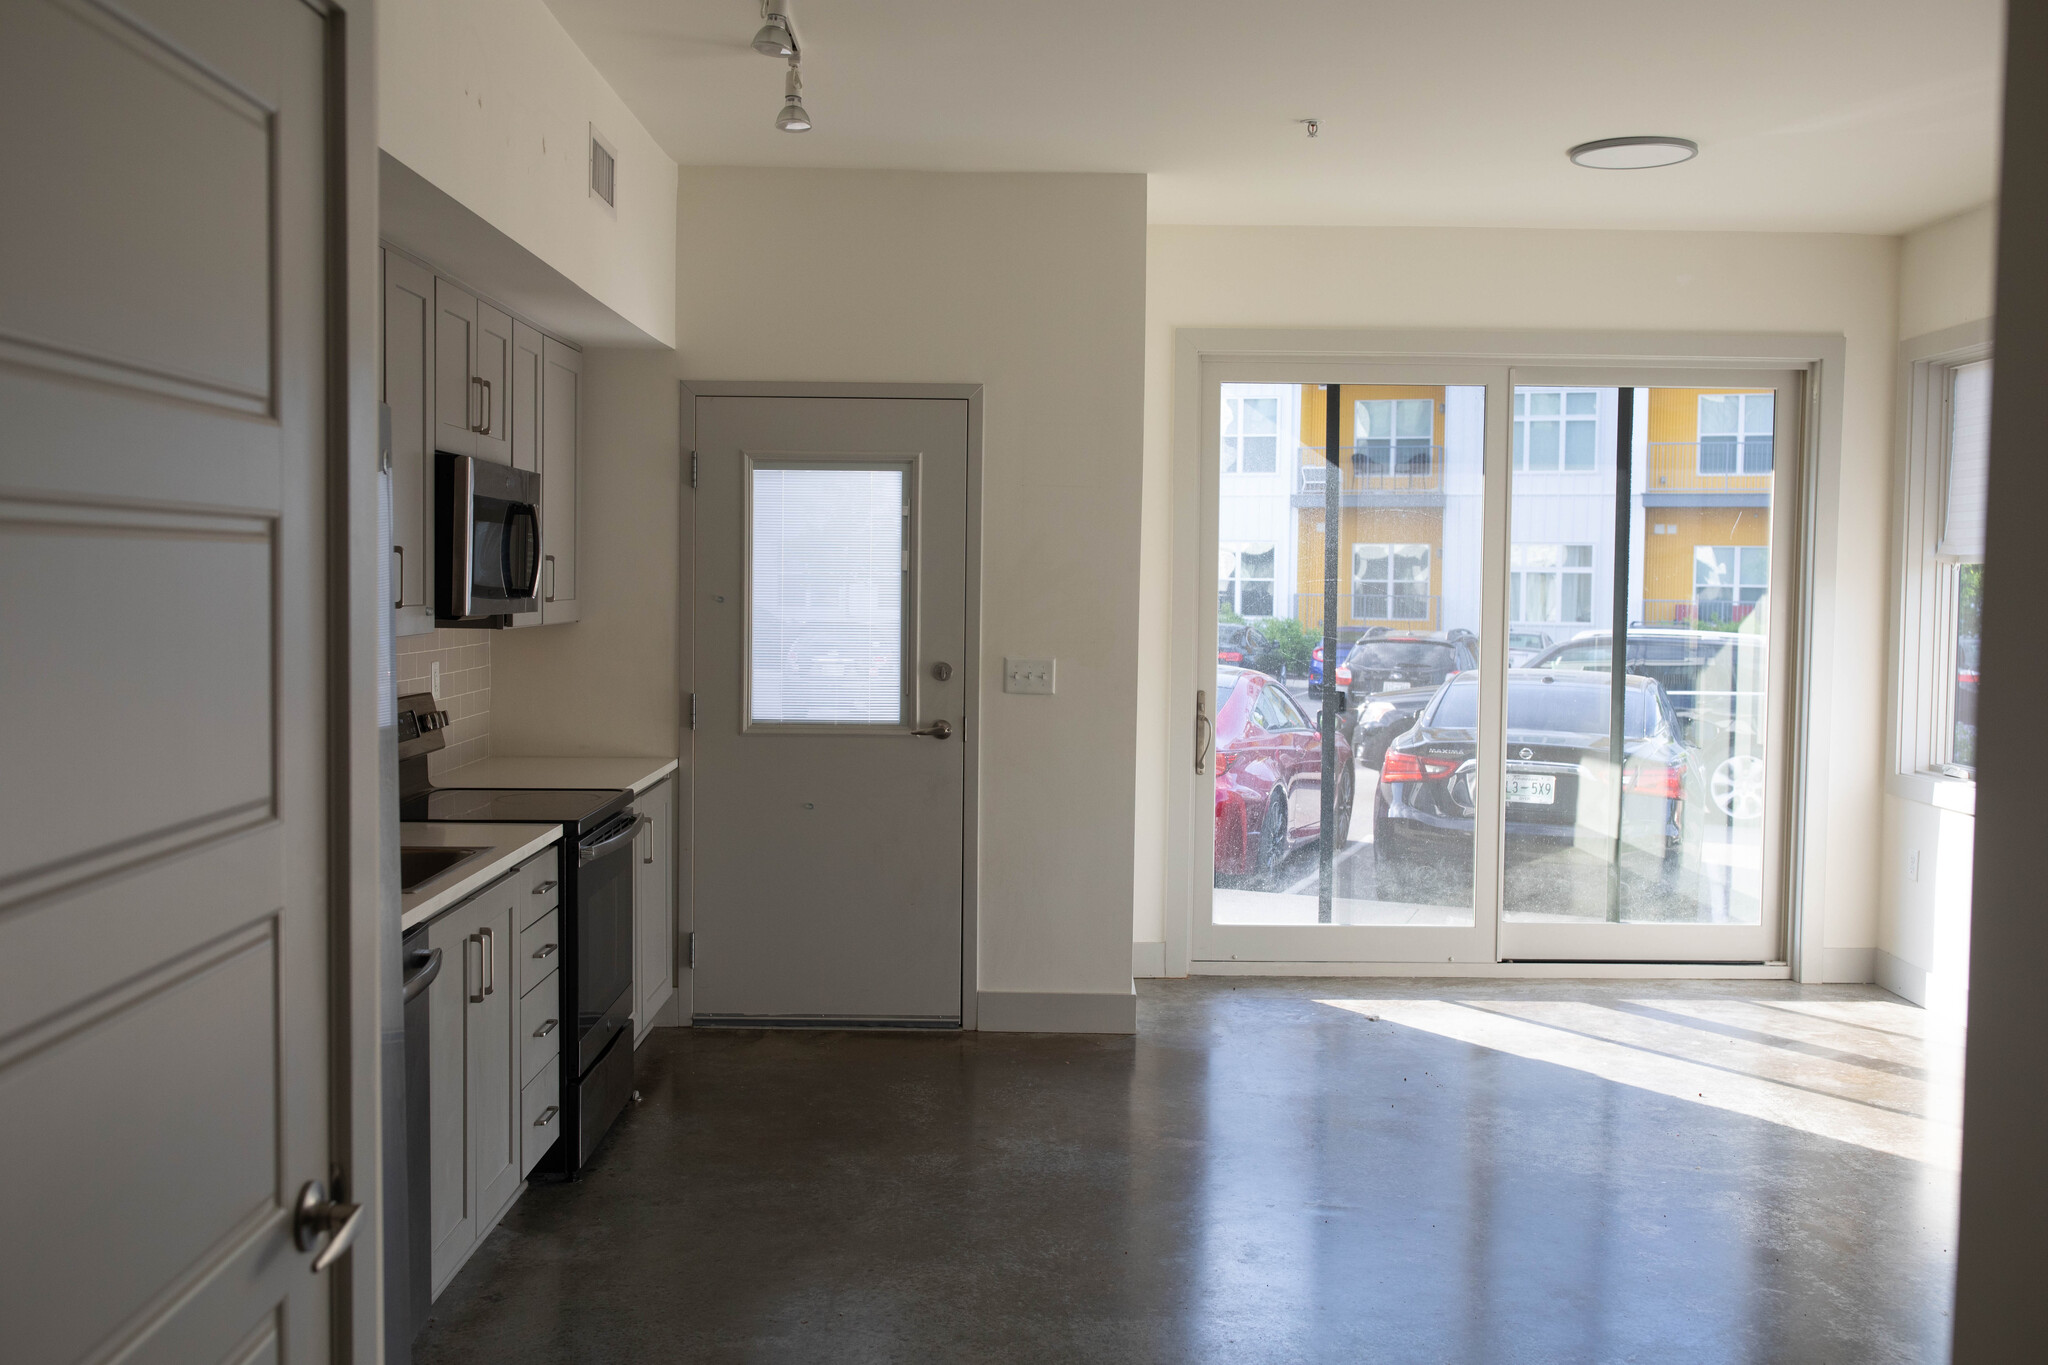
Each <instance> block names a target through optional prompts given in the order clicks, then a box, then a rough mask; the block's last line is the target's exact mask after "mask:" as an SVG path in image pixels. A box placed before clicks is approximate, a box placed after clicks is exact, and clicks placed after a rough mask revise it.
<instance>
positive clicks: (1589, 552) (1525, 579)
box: [1508, 545, 1593, 625]
mask: <svg viewBox="0 0 2048 1365" xmlns="http://www.w3.org/2000/svg"><path fill="white" fill-rule="evenodd" d="M1508 619H1509V620H1510V621H1515V622H1520V623H1525V624H1532V625H1538V624H1541V625H1548V624H1551V623H1557V624H1572V623H1582V624H1583V623H1590V622H1591V621H1592V619H1593V547H1592V546H1590V545H1511V546H1509V547H1508Z"/></svg>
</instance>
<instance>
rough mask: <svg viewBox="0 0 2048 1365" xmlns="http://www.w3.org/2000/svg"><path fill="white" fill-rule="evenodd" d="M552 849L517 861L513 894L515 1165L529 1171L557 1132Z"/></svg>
mask: <svg viewBox="0 0 2048 1365" xmlns="http://www.w3.org/2000/svg"><path fill="white" fill-rule="evenodd" d="M556 856H557V853H556V850H554V849H550V850H548V851H547V852H546V853H543V854H542V855H540V856H539V857H538V858H534V859H532V860H530V861H529V862H527V863H525V864H523V865H522V867H521V870H520V873H519V874H518V875H516V876H515V877H514V878H513V880H514V881H515V882H517V883H519V885H520V887H521V891H520V893H519V894H517V895H515V896H514V897H513V899H514V900H515V901H517V902H518V903H519V905H520V907H521V909H520V915H519V917H520V918H521V919H523V920H526V921H527V922H526V924H524V925H523V926H521V928H520V930H519V963H518V973H519V1030H518V1032H519V1077H520V1082H521V1085H522V1089H521V1092H520V1101H519V1125H520V1126H519V1143H520V1158H519V1171H520V1174H521V1175H525V1174H527V1173H529V1172H531V1171H532V1170H533V1168H534V1166H535V1165H536V1164H537V1163H538V1162H539V1161H540V1159H541V1157H543V1156H545V1155H546V1154H547V1150H548V1148H550V1147H552V1146H554V1143H555V1139H556V1138H557V1137H559V1136H561V1131H562V1123H561V1113H562V1108H561V1102H562V1078H561V1068H560V1061H561V1055H562V1028H563V1025H564V1022H565V1021H564V1020H563V1018H562V973H561V971H560V967H561V963H562V951H561V949H562V938H561V928H562V916H561V893H560V891H559V890H558V888H559V886H560V885H561V882H560V872H559V866H558V864H557V863H556V861H555V860H556Z"/></svg>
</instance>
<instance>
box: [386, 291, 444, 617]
mask: <svg viewBox="0 0 2048 1365" xmlns="http://www.w3.org/2000/svg"><path fill="white" fill-rule="evenodd" d="M383 256H384V353H383V357H382V366H381V368H382V379H383V393H384V403H385V405H386V406H387V407H389V408H390V409H391V558H392V563H391V575H392V579H391V581H392V593H391V598H392V607H393V608H394V610H395V612H396V617H397V633H398V634H400V635H418V634H420V633H422V632H424V631H430V630H432V629H433V628H434V608H433V604H432V603H431V602H430V601H429V600H428V597H429V594H430V593H431V591H432V587H431V579H430V577H429V575H431V574H432V572H433V567H432V566H433V559H434V547H433V542H432V541H431V540H430V539H429V536H430V534H431V531H430V526H431V520H430V518H429V517H428V516H427V506H428V502H429V500H430V499H431V497H432V481H433V468H434V467H433V461H432V460H431V459H430V458H428V457H429V455H430V454H431V453H432V451H433V448H434V447H433V442H434V417H433V399H434V383H433V377H432V376H433V365H432V360H431V358H432V356H433V354H434V277H433V274H432V273H431V272H430V271H428V270H427V268H426V267H425V266H422V265H421V264H419V262H417V261H412V260H408V259H406V258H405V257H404V256H400V255H398V254H396V253H394V252H390V251H386V252H384V253H383Z"/></svg>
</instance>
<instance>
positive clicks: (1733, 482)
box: [1639, 436, 1772, 493]
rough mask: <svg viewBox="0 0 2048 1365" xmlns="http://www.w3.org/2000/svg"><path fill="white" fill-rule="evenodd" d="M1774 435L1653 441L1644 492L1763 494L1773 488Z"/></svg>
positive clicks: (1642, 490)
mask: <svg viewBox="0 0 2048 1365" xmlns="http://www.w3.org/2000/svg"><path fill="white" fill-rule="evenodd" d="M1771 454H1772V452H1771V438H1770V437H1768V436H1743V437H1735V436H1729V437H1727V438H1725V439H1721V440H1715V439H1713V438H1711V437H1710V438H1708V439H1707V440H1704V441H1652V442H1650V486H1649V487H1647V488H1644V489H1641V490H1639V491H1641V492H1644V493H1763V492H1768V491H1769V490H1770V487H1771Z"/></svg>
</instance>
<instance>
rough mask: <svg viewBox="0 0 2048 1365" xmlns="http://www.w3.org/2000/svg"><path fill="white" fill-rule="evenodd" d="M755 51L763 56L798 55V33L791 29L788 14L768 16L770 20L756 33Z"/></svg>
mask: <svg viewBox="0 0 2048 1365" xmlns="http://www.w3.org/2000/svg"><path fill="white" fill-rule="evenodd" d="M754 51H756V52H758V53H760V54H761V55H762V56H763V57H794V56H796V35H795V34H793V33H791V32H790V31H789V19H788V16H786V15H781V14H771V15H769V16H768V22H767V23H765V24H763V25H761V29H760V32H758V33H756V34H755V35H754Z"/></svg>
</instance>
